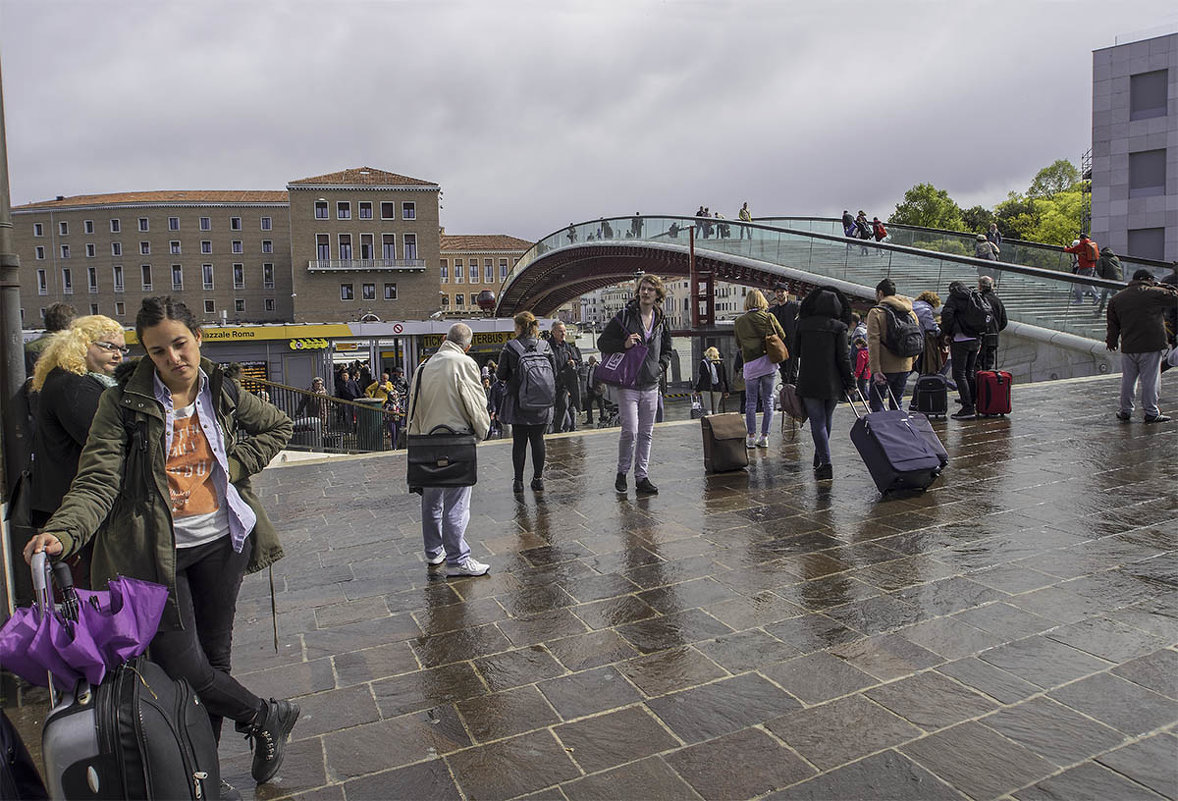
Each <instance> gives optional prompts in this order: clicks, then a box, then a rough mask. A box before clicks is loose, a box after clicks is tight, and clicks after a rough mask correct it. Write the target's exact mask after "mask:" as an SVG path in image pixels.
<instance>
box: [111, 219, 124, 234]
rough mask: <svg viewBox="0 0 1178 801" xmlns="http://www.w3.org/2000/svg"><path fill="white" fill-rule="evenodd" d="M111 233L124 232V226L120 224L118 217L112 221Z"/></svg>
mask: <svg viewBox="0 0 1178 801" xmlns="http://www.w3.org/2000/svg"><path fill="white" fill-rule="evenodd" d="M110 232H111V233H112V234H121V233H122V232H123V224H122V223H121V222H119V218H118V217H112V218H111V220H110Z"/></svg>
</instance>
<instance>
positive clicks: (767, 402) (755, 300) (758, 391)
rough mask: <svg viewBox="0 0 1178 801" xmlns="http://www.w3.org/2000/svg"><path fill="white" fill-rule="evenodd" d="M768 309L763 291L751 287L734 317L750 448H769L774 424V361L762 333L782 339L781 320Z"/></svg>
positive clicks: (746, 441) (775, 373)
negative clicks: (737, 315)
mask: <svg viewBox="0 0 1178 801" xmlns="http://www.w3.org/2000/svg"><path fill="white" fill-rule="evenodd" d="M768 309H769V301H767V300H765V295H764V294H763V293H762V292H761V290H759V289H754V290H752V291H750V292H749V293H748V295H746V296H745V299H744V314H742V315H741V316H740V317H738V318H737V319H736V324H735V325H734V326H733V330H734V331H735V333H736V343H737V344H738V345H739V346H740V352H741V355H742V356H744V368H743V370H744V383H745V400H744V421H745V430H746V431H747V432H748V438H747V439H746V440H745V445H746V446H747V447H749V448H753V447H757V448H768V447H769V427H770V426H771V425H772V424H773V383H774V379H775V377H776V376H777V365H776V364H774V363H773V362H771V361H769V356H768V355H767V354H766V353H765V337H766V336H768V335H769V334H777V336H779V337H781V341H782V342H784V341H785V331H784V330H783V329H782V328H781V323H779V322H777V318H776V317H774V316H773V315H772V314H770V313H769V312H768ZM758 401H760V403H761V408H762V409H763V413H762V415H761V436H760V437H757V435H756V431H757V402H758Z"/></svg>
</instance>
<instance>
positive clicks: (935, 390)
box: [912, 373, 949, 417]
mask: <svg viewBox="0 0 1178 801" xmlns="http://www.w3.org/2000/svg"><path fill="white" fill-rule="evenodd" d="M912 408H913V409H914V410H916V411H918V412H920V413H921V414H925V415H928V416H930V417H944V416H945V415H947V414H948V413H949V381H948V379H946V378H945V376H943V375H939V374H936V373H934V374H933V375H922V376H920V377H919V378H917V379H916V386H915V387H913V388H912Z"/></svg>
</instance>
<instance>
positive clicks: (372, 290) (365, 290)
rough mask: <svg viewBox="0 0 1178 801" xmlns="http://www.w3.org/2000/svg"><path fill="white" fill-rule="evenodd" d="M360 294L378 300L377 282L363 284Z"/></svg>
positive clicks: (365, 298)
mask: <svg viewBox="0 0 1178 801" xmlns="http://www.w3.org/2000/svg"><path fill="white" fill-rule="evenodd" d="M360 296H361V297H362V298H364V300H376V284H361V285H360Z"/></svg>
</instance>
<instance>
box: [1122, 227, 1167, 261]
mask: <svg viewBox="0 0 1178 801" xmlns="http://www.w3.org/2000/svg"><path fill="white" fill-rule="evenodd" d="M1129 252H1130V253H1132V254H1133V255H1134V256H1140V257H1141V258H1143V259H1157V260H1158V261H1164V260H1165V258H1166V229H1165V228H1130V229H1129Z"/></svg>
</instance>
